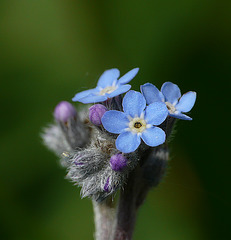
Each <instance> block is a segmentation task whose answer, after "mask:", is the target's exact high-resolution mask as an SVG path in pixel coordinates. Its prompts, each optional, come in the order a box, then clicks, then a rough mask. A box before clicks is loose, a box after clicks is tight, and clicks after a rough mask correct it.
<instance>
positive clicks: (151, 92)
mask: <svg viewBox="0 0 231 240" xmlns="http://www.w3.org/2000/svg"><path fill="white" fill-rule="evenodd" d="M140 90H141V92H142V94H143V95H144V97H145V99H146V102H147V104H148V105H149V104H151V103H154V102H158V101H164V96H163V94H162V93H161V92H160V91H159V90H158V88H157V87H156V86H154V85H153V84H151V83H145V84H144V85H141V87H140Z"/></svg>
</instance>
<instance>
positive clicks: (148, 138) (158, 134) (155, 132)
mask: <svg viewBox="0 0 231 240" xmlns="http://www.w3.org/2000/svg"><path fill="white" fill-rule="evenodd" d="M141 138H142V139H143V141H144V142H145V143H146V144H147V145H148V146H151V147H156V146H158V145H160V144H163V143H164V142H165V139H166V135H165V132H164V131H163V130H162V129H161V128H159V127H151V128H148V129H147V130H146V131H144V132H143V133H142V135H141Z"/></svg>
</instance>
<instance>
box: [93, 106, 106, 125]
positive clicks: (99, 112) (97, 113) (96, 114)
mask: <svg viewBox="0 0 231 240" xmlns="http://www.w3.org/2000/svg"><path fill="white" fill-rule="evenodd" d="M107 110H108V109H107V108H106V107H105V106H104V105H102V104H95V105H93V106H91V107H90V108H89V119H90V121H91V122H92V123H93V124H94V125H96V126H100V125H102V122H101V118H102V116H103V115H104V113H105V112H106V111H107Z"/></svg>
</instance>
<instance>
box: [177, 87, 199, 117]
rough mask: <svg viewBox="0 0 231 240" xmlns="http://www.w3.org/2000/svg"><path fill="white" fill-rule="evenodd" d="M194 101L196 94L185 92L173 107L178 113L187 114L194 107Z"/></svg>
mask: <svg viewBox="0 0 231 240" xmlns="http://www.w3.org/2000/svg"><path fill="white" fill-rule="evenodd" d="M195 101H196V92H191V91H190V92H187V93H185V94H184V95H183V96H182V97H181V98H180V100H179V102H178V103H177V105H176V106H175V107H176V109H177V110H178V111H180V112H189V111H190V110H191V109H192V107H193V106H194V104H195Z"/></svg>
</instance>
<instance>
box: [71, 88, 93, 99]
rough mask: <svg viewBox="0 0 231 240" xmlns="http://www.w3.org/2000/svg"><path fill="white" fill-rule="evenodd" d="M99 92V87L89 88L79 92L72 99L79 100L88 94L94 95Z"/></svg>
mask: <svg viewBox="0 0 231 240" xmlns="http://www.w3.org/2000/svg"><path fill="white" fill-rule="evenodd" d="M96 92H98V89H97V88H93V89H89V90H86V91H82V92H80V93H77V94H76V95H75V96H74V97H73V98H72V101H73V102H77V101H79V100H80V99H81V98H84V97H86V96H88V95H93V94H94V93H96Z"/></svg>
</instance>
